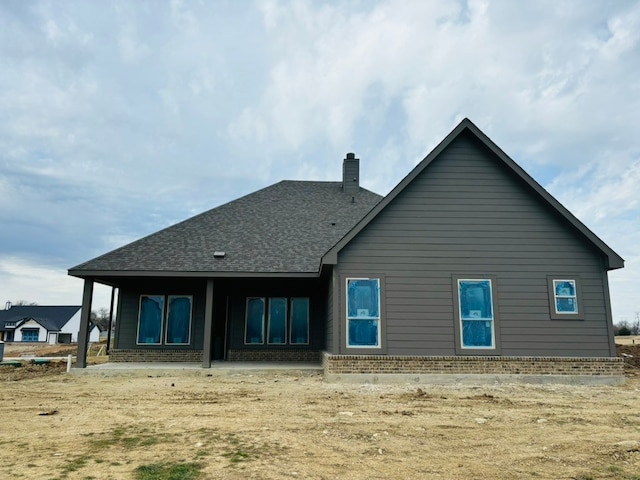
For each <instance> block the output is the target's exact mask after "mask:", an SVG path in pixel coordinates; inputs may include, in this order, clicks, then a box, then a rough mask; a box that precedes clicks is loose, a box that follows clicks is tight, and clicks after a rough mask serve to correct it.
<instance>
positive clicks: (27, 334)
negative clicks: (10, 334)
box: [22, 328, 40, 342]
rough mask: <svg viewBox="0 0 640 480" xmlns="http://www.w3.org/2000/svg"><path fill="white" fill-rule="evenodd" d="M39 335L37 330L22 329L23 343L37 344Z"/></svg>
mask: <svg viewBox="0 0 640 480" xmlns="http://www.w3.org/2000/svg"><path fill="white" fill-rule="evenodd" d="M39 335H40V329H39V328H23V329H22V341H23V342H37V341H38V337H39Z"/></svg>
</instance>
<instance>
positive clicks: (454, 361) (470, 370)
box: [322, 352, 624, 376]
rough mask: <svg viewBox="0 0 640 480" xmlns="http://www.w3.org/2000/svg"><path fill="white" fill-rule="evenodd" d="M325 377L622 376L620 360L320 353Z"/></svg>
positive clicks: (621, 361) (621, 362) (622, 367)
mask: <svg viewBox="0 0 640 480" xmlns="http://www.w3.org/2000/svg"><path fill="white" fill-rule="evenodd" d="M322 367H323V369H324V373H325V374H329V375H336V374H337V375H340V374H385V373H389V374H436V375H442V374H493V375H592V376H623V375H624V362H623V360H622V359H621V358H615V357H614V358H608V357H606V358H591V357H588V358H586V357H585V358H582V357H580V358H574V357H421V356H385V355H371V356H369V355H331V354H329V353H326V352H323V354H322Z"/></svg>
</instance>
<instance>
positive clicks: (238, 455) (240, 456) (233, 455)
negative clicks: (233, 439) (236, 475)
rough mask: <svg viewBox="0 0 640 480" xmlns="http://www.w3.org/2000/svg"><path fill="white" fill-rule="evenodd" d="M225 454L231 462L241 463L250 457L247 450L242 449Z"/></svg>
mask: <svg viewBox="0 0 640 480" xmlns="http://www.w3.org/2000/svg"><path fill="white" fill-rule="evenodd" d="M223 456H224V457H227V458H228V459H229V461H230V462H231V463H240V462H244V461H245V460H248V459H249V454H248V453H247V452H243V451H242V450H236V451H235V452H229V453H225V454H224V455H223Z"/></svg>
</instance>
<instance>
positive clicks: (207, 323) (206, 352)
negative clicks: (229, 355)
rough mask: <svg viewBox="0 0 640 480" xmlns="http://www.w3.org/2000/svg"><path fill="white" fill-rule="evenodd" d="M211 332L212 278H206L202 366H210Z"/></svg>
mask: <svg viewBox="0 0 640 480" xmlns="http://www.w3.org/2000/svg"><path fill="white" fill-rule="evenodd" d="M212 334H213V279H209V280H207V294H206V296H205V301H204V342H203V345H202V368H211V336H212Z"/></svg>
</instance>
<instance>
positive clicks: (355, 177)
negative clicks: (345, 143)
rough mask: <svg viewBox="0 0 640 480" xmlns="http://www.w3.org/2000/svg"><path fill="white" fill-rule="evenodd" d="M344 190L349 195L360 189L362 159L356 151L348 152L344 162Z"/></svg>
mask: <svg viewBox="0 0 640 480" xmlns="http://www.w3.org/2000/svg"><path fill="white" fill-rule="evenodd" d="M342 191H343V192H344V193H347V194H349V195H355V194H357V193H358V192H359V191H360V159H359V158H356V155H355V154H354V153H347V158H345V159H344V161H343V163H342Z"/></svg>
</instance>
